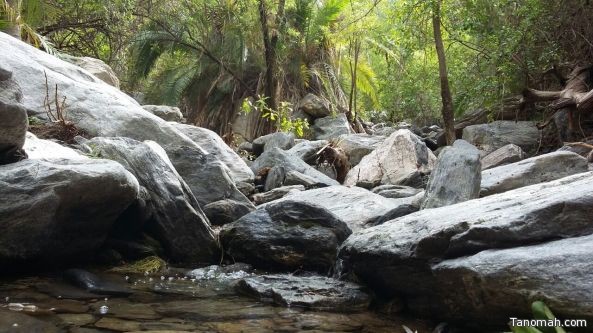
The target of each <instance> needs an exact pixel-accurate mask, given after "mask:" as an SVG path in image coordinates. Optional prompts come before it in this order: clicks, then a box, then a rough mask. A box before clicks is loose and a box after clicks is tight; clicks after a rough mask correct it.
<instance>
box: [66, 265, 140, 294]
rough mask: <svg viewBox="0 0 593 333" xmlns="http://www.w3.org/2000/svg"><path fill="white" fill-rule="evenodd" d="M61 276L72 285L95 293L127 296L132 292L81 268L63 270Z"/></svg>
mask: <svg viewBox="0 0 593 333" xmlns="http://www.w3.org/2000/svg"><path fill="white" fill-rule="evenodd" d="M63 277H64V279H65V280H66V281H68V282H69V283H71V284H72V285H74V286H77V287H79V288H82V289H84V290H86V291H88V292H90V293H93V294H97V295H110V296H129V295H131V294H132V291H131V290H129V289H127V288H125V287H123V286H120V285H117V284H114V283H111V282H109V281H105V280H103V279H101V278H99V277H98V276H97V275H95V274H93V273H91V272H88V271H85V270H83V269H77V268H72V269H68V270H66V271H65V272H64V274H63Z"/></svg>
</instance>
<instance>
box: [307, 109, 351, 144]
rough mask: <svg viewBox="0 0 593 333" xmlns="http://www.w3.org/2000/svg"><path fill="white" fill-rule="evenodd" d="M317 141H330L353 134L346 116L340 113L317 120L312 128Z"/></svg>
mask: <svg viewBox="0 0 593 333" xmlns="http://www.w3.org/2000/svg"><path fill="white" fill-rule="evenodd" d="M311 130H312V131H313V136H314V137H315V140H330V139H334V138H337V137H339V136H340V135H342V134H350V133H352V129H351V128H350V124H349V123H348V119H347V118H346V114H344V113H339V114H337V115H335V116H334V115H331V116H327V117H324V118H318V119H316V120H315V123H314V125H313V126H311Z"/></svg>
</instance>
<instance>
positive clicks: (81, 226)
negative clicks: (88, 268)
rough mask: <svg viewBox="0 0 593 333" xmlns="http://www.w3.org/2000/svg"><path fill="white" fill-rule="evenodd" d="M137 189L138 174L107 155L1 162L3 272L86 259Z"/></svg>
mask: <svg viewBox="0 0 593 333" xmlns="http://www.w3.org/2000/svg"><path fill="white" fill-rule="evenodd" d="M138 191H139V186H138V181H137V180H136V178H134V176H133V175H132V174H131V173H129V172H128V171H126V170H125V169H124V167H122V166H121V165H120V164H118V163H116V162H113V161H109V160H100V159H86V160H66V159H55V160H51V161H49V160H25V161H21V162H17V163H13V164H8V165H4V166H0V198H2V204H0V267H1V269H2V271H7V270H9V269H14V268H17V267H18V266H19V265H22V264H28V265H40V266H48V265H53V264H58V263H64V262H67V261H70V260H75V259H88V256H89V255H92V254H93V253H94V252H95V251H97V250H98V249H99V247H100V246H101V245H102V244H103V241H104V240H105V239H106V237H107V235H108V234H109V231H110V230H111V228H112V225H113V223H114V222H115V220H116V219H117V217H118V216H119V215H120V214H121V213H122V212H123V211H124V210H125V209H126V208H127V207H128V206H129V205H130V204H131V203H132V202H133V201H134V200H135V199H136V197H137V196H138ZM29 267H33V266H29Z"/></svg>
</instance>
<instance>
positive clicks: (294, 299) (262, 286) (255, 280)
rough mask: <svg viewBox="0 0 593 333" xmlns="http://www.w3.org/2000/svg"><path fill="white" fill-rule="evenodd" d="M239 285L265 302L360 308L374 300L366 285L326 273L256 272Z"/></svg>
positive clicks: (296, 305)
mask: <svg viewBox="0 0 593 333" xmlns="http://www.w3.org/2000/svg"><path fill="white" fill-rule="evenodd" d="M237 289H238V290H239V291H240V292H241V293H245V294H248V295H252V296H254V297H257V298H258V299H260V300H262V301H264V302H272V303H274V304H277V305H282V306H287V307H303V308H307V309H314V310H323V311H347V312H356V311H361V310H366V309H367V308H368V306H369V303H370V297H369V295H368V294H367V293H365V292H364V290H363V288H362V287H360V286H358V285H356V284H354V283H352V282H346V281H340V280H335V279H331V278H327V277H322V276H294V275H288V274H278V275H262V276H254V277H248V278H245V279H242V280H240V281H239V283H238V284H237Z"/></svg>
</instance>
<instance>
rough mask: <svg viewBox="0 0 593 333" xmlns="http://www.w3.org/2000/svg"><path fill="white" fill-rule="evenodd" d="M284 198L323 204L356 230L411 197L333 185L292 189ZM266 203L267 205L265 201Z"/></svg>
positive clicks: (406, 202)
mask: <svg viewBox="0 0 593 333" xmlns="http://www.w3.org/2000/svg"><path fill="white" fill-rule="evenodd" d="M283 200H289V201H298V202H304V203H308V204H313V205H319V206H321V207H324V208H325V209H327V210H329V211H330V212H332V213H333V214H335V215H336V216H337V217H338V218H339V219H341V220H343V221H344V222H346V224H347V225H348V227H349V228H350V229H351V230H352V231H356V230H359V229H361V228H363V227H364V226H365V224H367V223H368V222H369V221H372V220H374V219H376V218H378V217H380V216H383V215H385V214H386V213H387V212H389V211H390V210H392V209H394V208H397V207H399V206H400V205H402V204H409V203H410V202H411V200H410V199H408V198H405V199H397V200H396V199H388V198H384V197H382V196H380V195H378V194H374V193H372V192H370V191H367V190H365V189H363V188H360V187H346V186H339V185H338V186H329V187H324V188H319V189H313V190H308V191H302V192H294V193H289V194H288V195H287V196H285V197H284V198H282V199H279V200H277V201H273V202H272V203H274V202H279V201H283ZM264 206H265V205H264Z"/></svg>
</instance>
